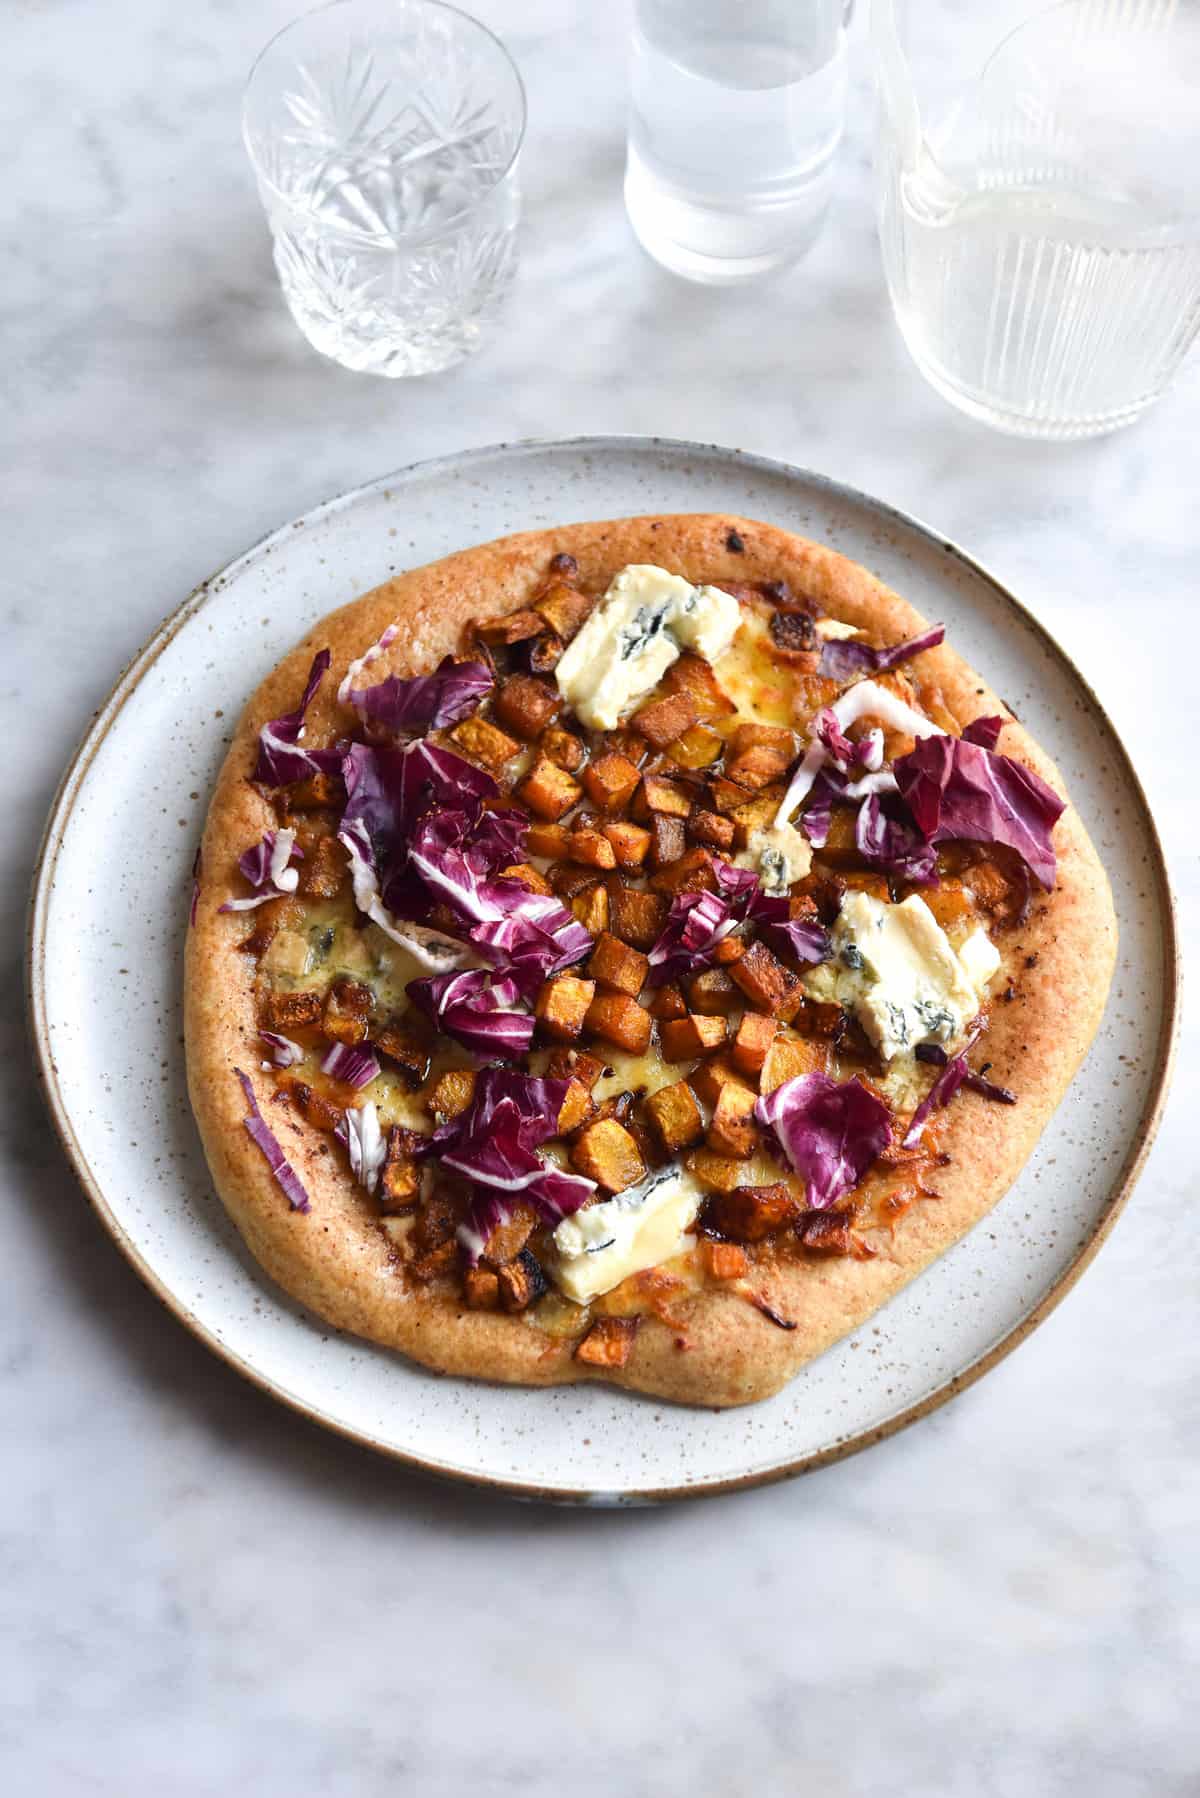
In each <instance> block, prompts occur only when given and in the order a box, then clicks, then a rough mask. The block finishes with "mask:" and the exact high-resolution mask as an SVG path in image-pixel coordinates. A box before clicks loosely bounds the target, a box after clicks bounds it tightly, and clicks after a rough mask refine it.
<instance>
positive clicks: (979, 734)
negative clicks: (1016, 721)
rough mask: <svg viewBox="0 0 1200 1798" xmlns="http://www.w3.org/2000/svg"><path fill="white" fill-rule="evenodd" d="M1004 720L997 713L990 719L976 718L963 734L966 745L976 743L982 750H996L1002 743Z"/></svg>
mask: <svg viewBox="0 0 1200 1798" xmlns="http://www.w3.org/2000/svg"><path fill="white" fill-rule="evenodd" d="M1003 728H1004V720H1003V718H1001V717H998V716H997V715H996V714H995V713H993V714H992V716H991V717H989V718H975V719H973V720H972V722H971V723H970V724H968V726H967V728H966V730H964V732H963V734H962V740H963V742H964V743H975V744H977V745H978V746H979V748H980V749H994V748H995V747H996V744H997V743H998V742H999V741H1000V732H1001V730H1002V729H1003Z"/></svg>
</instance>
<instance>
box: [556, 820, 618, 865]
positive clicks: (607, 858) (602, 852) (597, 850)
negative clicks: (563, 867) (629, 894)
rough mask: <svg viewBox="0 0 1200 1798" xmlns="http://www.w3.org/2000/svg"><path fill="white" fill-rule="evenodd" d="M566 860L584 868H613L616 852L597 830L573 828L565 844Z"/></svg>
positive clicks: (615, 862)
mask: <svg viewBox="0 0 1200 1798" xmlns="http://www.w3.org/2000/svg"><path fill="white" fill-rule="evenodd" d="M567 857H568V860H570V861H573V862H578V863H579V864H580V866H581V867H585V868H605V869H608V868H615V867H616V865H617V852H616V850H615V849H614V848H613V846H612V844H611V843H610V842H609V840H608V838H607V837H606V836H602V835H601V833H600V832H599V831H598V830H573V831H572V832H571V838H570V841H569V843H568V844H567Z"/></svg>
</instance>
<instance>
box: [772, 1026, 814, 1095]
mask: <svg viewBox="0 0 1200 1798" xmlns="http://www.w3.org/2000/svg"><path fill="white" fill-rule="evenodd" d="M828 1059H829V1052H828V1049H827V1047H826V1044H825V1042H824V1041H823V1040H822V1039H821V1038H820V1037H816V1036H780V1037H777V1038H776V1039H775V1041H774V1042H773V1043H772V1044H771V1047H770V1048H769V1049H768V1051H767V1054H766V1059H765V1060H764V1062H763V1065H762V1073H761V1074H760V1075H759V1080H758V1090H759V1091H760V1092H764V1093H773V1092H774V1091H775V1088H776V1087H777V1086H782V1085H783V1083H784V1081H785V1080H795V1079H796V1078H797V1076H798V1075H800V1074H823V1073H825V1072H826V1065H827V1062H828Z"/></svg>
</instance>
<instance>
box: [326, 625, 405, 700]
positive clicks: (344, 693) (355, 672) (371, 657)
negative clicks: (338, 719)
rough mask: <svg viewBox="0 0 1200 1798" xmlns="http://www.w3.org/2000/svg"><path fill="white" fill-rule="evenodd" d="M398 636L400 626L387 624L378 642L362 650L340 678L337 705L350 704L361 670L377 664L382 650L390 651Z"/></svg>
mask: <svg viewBox="0 0 1200 1798" xmlns="http://www.w3.org/2000/svg"><path fill="white" fill-rule="evenodd" d="M399 635H400V626H399V625H398V624H389V625H388V627H387V629H386V630H385V631H384V633H383V635H382V636H381V637H380V638H379V640H378V642H376V643H372V645H371V647H370V649H367V650H364V651H363V653H362V655H360V656H358V657H357V658H356V659H355V660H354V661H353V662H351V664H350V666H349V667H348V668H347V670H346V672H345V674H344V675H343V676H342V679H341V683H340V685H339V686H338V690H337V702H338V704H339V705H349V704H350V693H351V689H352V688H353V686H354V683H355V681H356V680H357V679H358V677H359V675H360V674H361V673H362V671H363V669H364V668H369V667H370V666H371V664H372V662H377V661H378V660H379V658H380V656H381V655H382V654H383V652H384V650H385V649H390V648H391V646H392V644H393V643H394V642H395V641H396V638H397V637H398V636H399Z"/></svg>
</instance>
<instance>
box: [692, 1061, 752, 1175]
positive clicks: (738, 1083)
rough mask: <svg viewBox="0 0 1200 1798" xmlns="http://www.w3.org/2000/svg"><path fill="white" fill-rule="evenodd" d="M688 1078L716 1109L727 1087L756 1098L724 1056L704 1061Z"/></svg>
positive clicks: (708, 1103)
mask: <svg viewBox="0 0 1200 1798" xmlns="http://www.w3.org/2000/svg"><path fill="white" fill-rule="evenodd" d="M688 1078H689V1079H690V1080H691V1083H692V1085H693V1087H694V1088H695V1089H696V1092H697V1093H698V1094H699V1096H700V1097H701V1098H702V1099H703V1100H704V1103H705V1104H706V1105H712V1106H714V1107H715V1105H716V1103H717V1101H718V1099H719V1098H720V1097H721V1094H722V1093H723V1092H724V1090H725V1088H726V1087H727V1086H734V1087H737V1088H738V1089H739V1090H740V1091H741V1092H744V1093H749V1095H750V1098H751V1100H753V1098H754V1096H755V1095H754V1093H753V1091H752V1090H751V1088H750V1086H749V1085H748V1083H747V1082H746V1081H745V1080H743V1079H742V1077H741V1075H740V1074H739V1073H738V1071H737V1069H736V1068H735V1067H734V1065H733V1063H732V1061H730V1060H728V1058H727V1057H726V1056H724V1055H713V1056H712V1057H710V1059H709V1060H708V1061H702V1062H701V1063H700V1066H699V1067H698V1068H693V1069H692V1071H691V1074H690V1075H689V1076H688ZM729 1152H730V1151H729V1150H725V1151H724V1153H726V1154H728V1153H729Z"/></svg>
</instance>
